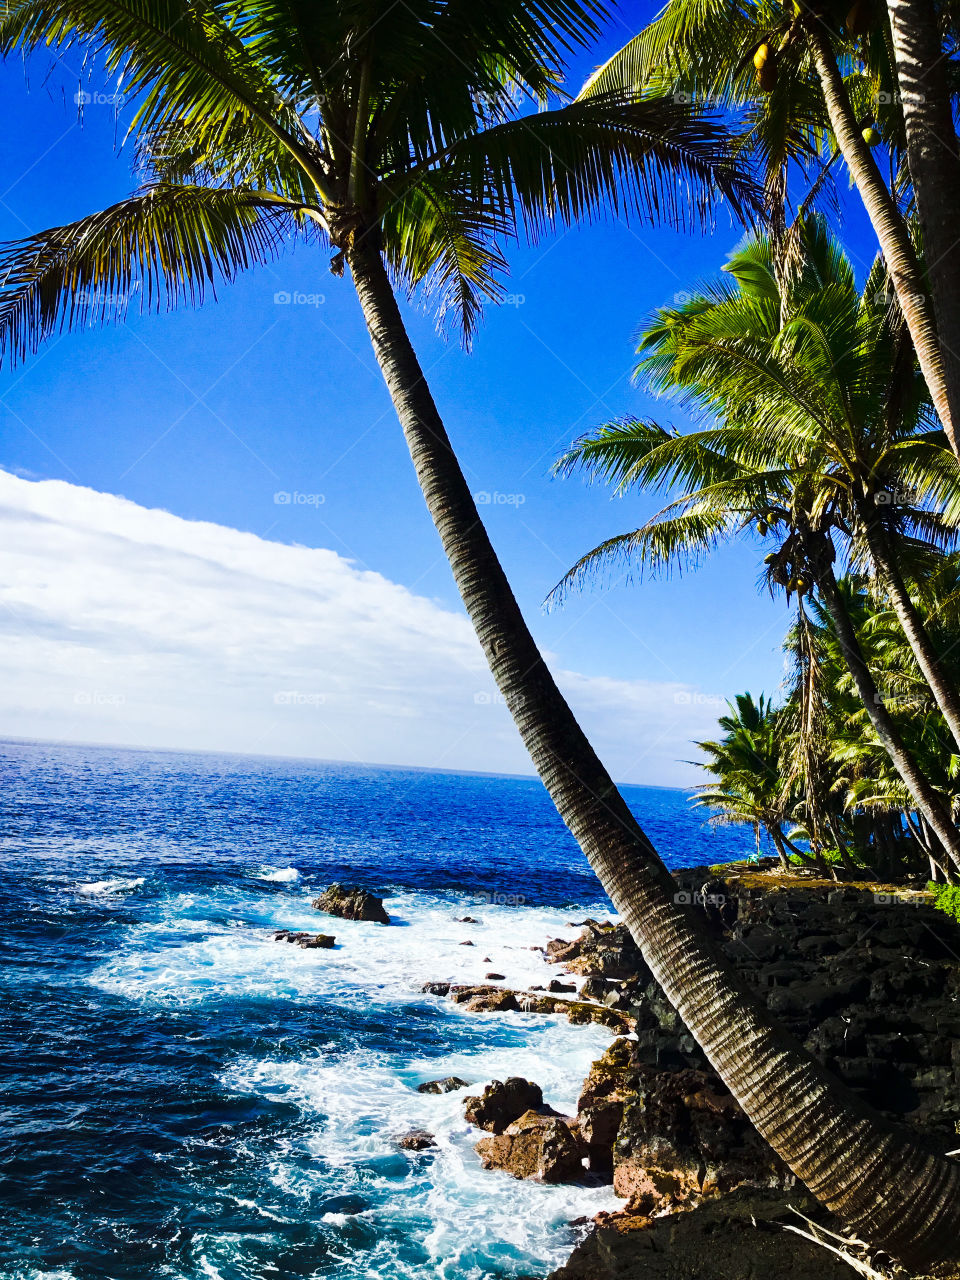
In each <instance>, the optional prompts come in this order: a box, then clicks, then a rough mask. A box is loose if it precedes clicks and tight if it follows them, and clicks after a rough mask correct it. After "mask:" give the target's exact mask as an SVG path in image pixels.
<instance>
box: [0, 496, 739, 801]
mask: <svg viewBox="0 0 960 1280" xmlns="http://www.w3.org/2000/svg"><path fill="white" fill-rule="evenodd" d="M0 546H2V547H3V548H5V550H4V551H3V552H2V568H0V633H2V641H0V642H2V645H3V652H4V663H3V666H4V677H3V680H2V682H0V716H2V722H0V723H2V731H3V732H4V733H6V734H9V735H18V736H27V737H43V738H62V739H73V740H82V741H90V742H117V743H126V744H130V745H143V746H160V747H184V748H202V749H211V750H218V749H219V750H231V751H245V752H253V753H263V754H274V755H290V756H315V757H322V758H328V759H341V760H356V761H366V762H383V763H397V764H418V765H426V766H433V767H437V768H447V769H479V770H492V771H500V772H517V773H519V772H529V770H530V766H529V761H528V759H527V757H526V754H525V752H524V751H523V748H522V746H521V744H520V742H519V739H518V737H517V734H516V732H515V730H514V728H513V726H512V724H511V722H510V720H509V717H508V715H507V712H506V710H505V708H504V707H503V706H502V705H501V704H500V700H499V698H498V697H497V695H496V694H495V692H494V688H493V684H492V681H491V679H490V676H489V673H488V672H487V669H486V665H485V663H484V661H483V656H482V654H481V652H480V649H479V646H478V644H477V642H476V640H475V639H474V636H473V632H472V630H471V628H470V625H469V623H468V622H467V620H466V618H465V617H464V616H462V615H459V614H455V613H451V612H450V611H449V610H446V609H443V608H441V607H440V606H438V605H437V604H436V603H434V602H433V601H431V600H428V599H426V598H424V597H422V596H417V595H415V594H413V593H412V592H411V591H408V590H407V589H406V588H405V587H402V586H400V585H398V584H397V583H394V582H390V581H389V580H388V579H386V578H384V577H382V576H381V575H380V574H378V573H371V572H366V571H362V570H359V569H357V568H355V567H354V566H353V565H352V564H351V563H350V562H349V561H348V560H345V559H344V558H343V557H342V556H339V555H337V554H336V553H335V552H333V551H328V550H325V549H323V548H308V547H297V546H287V545H284V544H281V543H275V542H267V541H265V540H264V539H262V538H259V537H257V536H256V535H254V534H250V533H241V532H239V531H237V530H235V529H229V528H225V527H223V526H221V525H215V524H209V523H204V522H199V521H190V520H183V519H181V518H180V517H179V516H175V515H171V514H170V513H169V512H166V511H160V510H148V509H147V508H144V507H140V506H138V505H136V504H135V503H133V502H129V501H127V500H126V499H124V498H119V497H115V496H113V495H111V494H105V493H98V492H96V491H95V490H92V489H85V488H81V487H79V486H76V485H71V484H66V483H64V482H62V481H57V480H45V481H39V482H36V481H31V480H25V479H22V478H20V477H17V476H14V475H11V474H9V473H8V472H2V471H0ZM553 665H554V667H555V669H557V665H556V663H553ZM558 678H559V680H560V683H561V685H562V687H563V688H564V690H565V692H566V693H567V695H568V696H569V697H570V699H571V702H572V704H573V706H574V709H575V710H576V711H577V713H578V715H580V717H581V719H582V722H583V724H584V727H585V728H586V729H587V731H588V733H590V734H591V736H592V737H593V740H594V742H595V744H596V746H597V748H598V749H599V751H600V753H601V755H602V756H603V757H604V759H605V760H606V762H607V763H608V765H609V766H610V768H611V770H612V771H613V773H614V775H615V776H617V777H619V778H621V779H622V780H627V781H631V780H632V781H641V782H661V783H667V784H670V783H683V782H688V781H691V780H693V772H692V771H691V770H690V769H689V767H685V766H683V765H682V764H679V763H678V761H680V760H682V759H684V758H685V757H688V756H689V755H690V754H691V750H690V745H689V744H690V740H691V739H692V738H695V737H698V736H704V735H706V734H707V733H709V732H710V731H711V729H712V727H713V725H714V724H715V721H716V716H717V711H718V707H717V700H716V699H709V698H704V697H703V696H702V695H700V694H699V693H698V692H697V691H696V690H694V689H692V688H691V687H689V686H686V685H682V684H672V683H671V684H666V683H657V682H654V681H644V680H633V681H624V680H612V679H608V678H606V677H602V676H587V675H581V674H578V673H576V672H569V671H563V670H562V669H561V670H558Z"/></svg>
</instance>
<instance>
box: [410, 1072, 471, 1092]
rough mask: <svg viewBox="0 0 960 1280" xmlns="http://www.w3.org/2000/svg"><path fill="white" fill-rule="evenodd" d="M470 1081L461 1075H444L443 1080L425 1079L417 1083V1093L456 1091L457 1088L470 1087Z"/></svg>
mask: <svg viewBox="0 0 960 1280" xmlns="http://www.w3.org/2000/svg"><path fill="white" fill-rule="evenodd" d="M469 1088H470V1081H469V1080H461V1079H460V1077H459V1076H444V1077H443V1079H442V1080H424V1082H423V1084H418V1085H417V1093H455V1092H456V1090H457V1089H469Z"/></svg>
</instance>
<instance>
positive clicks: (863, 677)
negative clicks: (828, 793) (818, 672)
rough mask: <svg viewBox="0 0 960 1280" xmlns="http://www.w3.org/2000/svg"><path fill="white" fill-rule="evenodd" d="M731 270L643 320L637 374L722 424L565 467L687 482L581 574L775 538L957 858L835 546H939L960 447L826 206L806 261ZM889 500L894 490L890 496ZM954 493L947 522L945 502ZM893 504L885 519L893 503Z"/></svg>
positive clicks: (574, 452)
mask: <svg viewBox="0 0 960 1280" xmlns="http://www.w3.org/2000/svg"><path fill="white" fill-rule="evenodd" d="M728 272H729V275H730V276H731V277H733V279H732V280H730V281H728V282H726V283H723V284H717V285H712V286H711V287H710V289H709V290H708V291H707V292H706V294H705V296H701V297H695V298H693V300H691V301H689V302H687V303H685V304H684V305H683V306H681V307H679V308H668V309H662V310H660V311H658V312H657V313H656V314H655V315H654V317H653V318H652V319H651V320H650V322H649V323H648V324H647V325H646V326H645V328H644V329H643V331H642V335H641V339H640V347H639V349H640V351H641V353H642V354H643V359H642V360H641V362H640V365H639V367H638V372H643V373H646V374H647V375H648V377H649V379H650V381H651V383H652V385H653V386H654V387H655V388H657V389H659V390H661V391H672V392H675V393H676V394H677V395H679V397H680V399H681V401H682V402H683V403H685V404H689V405H690V406H692V407H693V408H694V410H695V411H697V412H699V413H701V414H703V413H705V414H706V415H708V416H709V417H713V416H717V417H719V418H720V421H721V425H720V426H719V427H709V428H707V429H706V430H703V431H698V432H694V433H692V434H690V435H685V436H681V435H677V434H675V433H673V432H671V431H668V430H666V429H665V428H663V427H661V426H659V425H658V424H656V423H651V422H641V423H637V422H626V423H616V424H612V425H607V426H604V427H601V428H600V429H599V430H598V431H596V432H593V433H591V434H589V435H588V436H586V437H584V438H583V439H581V440H580V441H578V442H577V443H576V444H575V445H574V446H573V447H572V448H571V449H570V451H569V452H568V453H567V454H566V455H565V456H564V457H563V458H562V459H561V461H560V463H559V464H558V467H559V470H560V471H561V472H571V471H574V470H578V469H579V470H583V471H585V472H586V473H587V474H589V475H591V476H597V477H601V478H603V479H605V480H607V481H608V482H613V483H614V484H616V485H617V487H618V489H619V490H620V491H621V492H622V491H623V490H624V489H626V488H627V487H630V486H633V485H644V484H646V485H653V486H661V487H662V486H667V487H669V486H673V485H675V484H678V483H680V484H683V485H686V486H688V487H687V488H686V490H685V492H683V493H682V495H681V496H680V497H678V498H676V499H674V501H672V502H671V503H670V504H669V506H667V507H666V508H665V509H664V510H663V511H662V512H660V513H659V514H658V515H656V516H654V517H653V519H652V520H650V521H649V522H648V523H647V524H646V525H644V526H643V528H641V529H638V530H635V531H633V532H632V533H628V534H622V535H620V536H619V537H615V538H611V539H608V540H607V541H605V542H604V543H602V544H601V545H600V546H599V547H597V548H595V549H594V550H593V551H591V552H588V553H587V555H585V556H584V557H582V558H581V559H580V560H579V561H578V563H577V564H576V565H575V566H574V568H573V569H572V570H571V571H570V573H569V574H568V575H567V576H566V578H565V580H564V582H565V584H569V583H571V582H575V581H576V580H578V579H579V578H581V577H582V576H583V575H584V573H585V572H588V571H593V570H595V569H597V568H598V567H599V566H600V565H602V564H603V562H604V561H609V560H610V559H611V558H615V557H618V556H628V557H631V558H634V559H636V560H638V561H639V562H640V563H642V564H646V565H649V566H652V567H654V568H657V567H664V566H666V565H668V564H669V563H671V562H673V561H676V560H677V559H678V558H687V559H696V558H697V557H698V556H701V555H702V554H703V553H704V552H705V551H707V550H709V549H710V547H711V546H712V545H714V544H715V543H716V542H717V541H719V540H720V539H722V538H724V537H730V536H739V535H742V534H743V533H745V532H748V531H749V532H751V533H752V532H753V531H758V532H760V533H761V534H762V535H763V536H767V535H768V534H769V533H772V534H773V538H774V540H775V541H776V543H777V545H776V549H775V550H773V551H771V552H770V553H769V554H768V556H767V557H766V564H767V571H766V578H767V581H768V582H769V583H770V584H771V585H779V586H781V587H784V588H786V589H787V594H788V596H789V595H791V594H793V593H794V592H796V593H797V594H799V595H803V594H804V593H805V592H806V591H808V590H809V588H810V587H811V586H815V587H816V589H817V591H818V592H819V594H820V596H821V598H822V600H823V602H824V604H825V605H826V607H827V609H828V610H829V612H830V614H831V617H832V619H833V623H834V626H835V628H836V632H837V636H838V638H839V640H840V642H841V644H842V645H843V648H844V653H845V657H846V661H847V665H848V666H849V668H850V671H851V674H852V675H853V678H854V681H855V683H856V686H857V689H858V692H859V694H860V697H861V699H862V701H863V703H864V707H865V708H866V711H867V713H868V715H869V717H870V720H871V723H872V724H873V727H874V731H875V732H876V734H877V736H878V738H879V739H880V741H881V743H882V745H883V747H884V749H885V750H886V751H887V753H888V754H889V756H890V758H891V760H892V761H893V763H894V765H895V767H896V769H897V771H898V773H899V774H900V776H901V777H902V778H903V780H904V782H905V783H906V785H907V787H908V788H909V789H910V791H911V793H912V794H913V796H914V797H915V799H916V802H917V806H918V808H919V809H920V811H921V812H922V813H923V815H924V818H925V819H926V821H927V822H928V823H929V825H930V826H931V828H932V829H933V830H934V831H935V832H936V834H937V837H938V839H939V840H940V841H941V842H942V844H943V846H944V848H945V849H946V850H947V851H948V853H949V855H950V857H951V859H952V860H953V861H954V863H955V864H956V865H957V866H958V867H960V832H958V831H957V828H956V826H955V824H954V823H953V820H952V817H951V814H950V812H949V809H948V808H946V807H945V805H944V803H943V800H942V797H941V796H940V795H939V794H938V793H937V791H936V789H935V788H934V787H933V786H932V785H931V784H930V782H929V780H928V779H927V778H926V776H925V775H924V773H923V771H922V770H921V769H920V767H919V766H918V764H917V762H916V760H915V759H914V758H913V756H912V754H911V752H910V751H909V749H908V747H907V744H906V742H905V741H904V739H903V735H902V734H901V732H900V730H899V728H898V726H897V724H896V721H895V719H894V717H893V716H891V714H890V712H889V710H888V708H887V706H886V705H885V703H884V700H883V698H882V696H881V694H880V692H879V690H878V688H877V685H876V682H875V680H874V678H873V675H872V674H871V672H870V669H869V666H868V664H867V662H866V660H865V658H864V655H863V651H862V648H861V646H860V643H859V640H858V637H857V635H856V631H855V629H854V627H853V625H852V623H851V620H850V618H849V615H848V613H847V610H846V607H845V602H844V599H843V595H842V593H841V592H840V591H839V589H838V585H837V580H836V577H835V574H834V567H833V566H834V561H835V558H836V541H837V540H840V541H841V542H842V541H846V542H847V543H848V545H849V549H850V550H851V551H852V553H853V554H854V556H855V557H856V555H857V554H858V553H859V552H860V551H861V548H866V551H867V553H868V554H870V555H873V556H874V558H875V560H876V562H877V563H878V565H879V566H880V568H881V570H882V573H883V576H884V584H885V585H886V584H887V580H888V579H889V580H890V581H891V582H893V580H894V579H896V580H897V582H898V583H899V585H900V586H902V578H899V576H898V570H897V567H896V557H895V554H894V550H893V547H894V543H895V539H896V538H901V537H903V536H904V535H907V536H908V537H910V538H912V539H913V540H915V541H918V540H922V541H923V543H924V545H928V546H930V547H931V549H935V548H936V546H937V545H938V544H939V545H944V544H946V545H949V544H950V543H951V542H952V540H953V539H954V536H955V520H956V516H957V514H958V513H957V512H956V510H955V509H954V508H955V498H954V495H955V494H956V492H957V490H958V488H960V486H958V480H960V472H958V469H957V462H956V459H955V458H954V457H953V455H952V454H951V453H949V452H948V450H947V449H946V447H945V441H943V439H942V436H941V434H940V433H939V432H937V431H935V430H932V429H930V428H929V424H927V423H926V422H925V416H924V402H923V399H922V398H921V397H920V396H918V395H917V394H916V391H917V389H916V386H915V385H913V384H915V383H916V381H917V380H916V379H915V378H914V377H913V362H912V356H911V357H910V358H909V359H908V360H906V361H902V362H901V363H898V361H900V359H901V356H902V350H901V349H900V348H899V347H898V343H897V337H898V333H897V330H898V320H897V317H896V313H895V312H891V310H890V309H889V308H887V307H886V306H885V305H878V303H877V302H876V296H877V289H878V284H879V281H878V279H877V278H875V277H874V278H871V279H870V280H868V282H867V286H866V289H865V292H864V295H863V296H862V297H861V296H860V294H859V292H858V290H857V288H856V284H855V281H854V277H853V271H852V269H851V267H850V264H849V263H848V262H847V260H846V258H845V257H844V256H843V254H842V252H841V251H840V249H839V247H838V246H837V245H835V244H834V243H833V242H832V241H831V240H830V239H829V237H828V236H827V235H826V232H825V230H824V227H823V224H822V222H821V221H820V220H818V219H810V220H809V221H808V223H807V224H806V227H805V229H804V259H803V264H802V268H801V269H800V270H799V271H798V272H797V273H795V276H794V278H793V279H792V280H791V281H789V282H787V283H785V284H783V285H782V286H781V282H779V281H778V278H777V273H776V271H775V269H774V263H773V258H772V254H771V252H770V245H769V241H767V240H760V241H757V242H755V243H753V244H751V245H750V246H748V248H746V249H745V250H743V251H742V252H741V253H740V254H738V255H737V256H736V257H735V258H734V259H733V261H732V262H731V263H730V264H729V266H728ZM878 498H881V499H884V501H881V502H878V501H877V499H878ZM937 503H940V504H944V505H947V506H948V507H949V508H950V510H951V511H952V514H953V520H951V521H948V520H947V519H945V518H944V516H943V515H942V514H941V512H940V511H939V510H938V509H937V506H936V504H937ZM881 511H882V512H883V514H882V515H881V514H879V513H880V512H881ZM891 598H892V601H893V604H894V607H895V608H896V609H897V611H898V614H899V613H900V612H901V611H902V613H903V616H904V619H905V622H906V624H907V625H908V627H909V630H908V638H910V639H911V640H917V638H918V637H920V636H921V633H922V640H921V641H918V643H917V648H916V650H915V652H916V654H917V661H918V662H920V664H921V668H922V669H923V670H924V674H925V675H926V676H927V678H928V680H929V681H930V685H931V688H932V689H933V691H934V695H935V697H936V698H937V701H938V704H939V705H940V707H941V710H942V711H943V713H944V715H945V717H946V718H947V721H948V723H949V724H950V727H951V730H952V732H953V733H954V734H955V737H956V740H957V742H958V743H960V700H958V697H957V693H956V690H955V688H954V687H953V685H952V682H951V681H950V680H949V679H948V678H947V676H946V673H945V671H944V669H943V667H942V665H941V664H940V662H939V658H938V655H937V654H936V653H935V651H934V650H933V646H932V644H931V643H930V641H929V637H928V636H926V633H925V631H924V628H923V625H922V621H921V619H920V618H919V616H918V615H917V613H916V610H914V609H913V607H912V604H911V602H910V600H909V595H908V593H907V592H906V591H905V590H898V589H896V586H895V587H894V590H893V591H892V592H891Z"/></svg>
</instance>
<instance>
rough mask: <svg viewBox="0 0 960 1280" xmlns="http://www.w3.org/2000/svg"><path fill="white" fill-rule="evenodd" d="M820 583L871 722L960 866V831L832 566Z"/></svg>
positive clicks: (823, 569)
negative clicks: (888, 697)
mask: <svg viewBox="0 0 960 1280" xmlns="http://www.w3.org/2000/svg"><path fill="white" fill-rule="evenodd" d="M816 583H817V589H818V590H819V592H820V595H821V597H822V598H823V603H824V604H825V605H826V607H827V612H828V613H829V614H830V618H831V620H832V622H833V626H834V629H835V631H836V633H837V640H838V641H839V643H840V648H841V649H842V650H843V657H844V661H845V662H846V664H847V667H848V668H849V670H850V674H851V676H853V682H854V684H855V685H856V686H857V692H858V693H859V695H860V700H861V702H862V703H863V705H864V707H865V709H866V712H867V715H868V716H869V717H870V723H871V724H872V725H873V729H874V732H875V733H876V735H877V737H878V738H879V739H880V744H881V746H882V747H883V749H884V751H886V753H887V755H888V756H889V757H890V760H891V761H892V763H893V767H894V768H895V769H896V771H897V773H899V775H900V777H901V778H902V779H903V781H904V783H905V785H906V786H907V788H908V789H909V791H910V794H911V795H912V796H913V798H914V801H915V802H916V805H917V809H918V810H919V811H920V813H922V814H923V816H924V817H925V818H926V820H927V822H928V824H929V825H930V827H931V829H932V830H933V831H935V832H936V834H937V839H938V840H939V841H940V842H941V844H942V845H943V847H944V849H946V851H947V853H948V854H949V855H950V859H951V861H952V862H953V863H954V864H955V865H956V866H957V867H960V832H958V830H957V828H956V827H955V826H954V824H953V821H952V820H951V817H950V814H949V812H948V811H947V809H946V807H945V805H944V804H943V801H942V800H941V798H940V796H939V795H938V794H937V792H936V791H935V790H934V789H933V787H932V786H931V785H930V780H929V779H928V778H927V776H926V775H925V774H924V773H923V771H922V769H921V768H920V766H919V765H918V764H917V762H916V760H915V759H914V758H913V756H912V755H911V753H910V751H909V749H908V747H907V745H906V743H905V742H904V740H903V738H902V736H901V734H900V730H899V729H898V728H897V726H896V724H894V721H893V718H892V717H891V715H890V712H889V711H888V710H887V708H886V706H885V704H884V701H883V697H882V695H881V694H880V691H879V690H878V689H877V686H876V682H875V681H874V679H873V676H872V675H871V674H870V668H869V667H868V666H867V661H866V658H864V656H863V650H862V649H861V648H860V641H859V640H858V639H857V633H856V631H855V630H854V627H853V623H852V622H851V620H850V615H849V613H848V612H847V608H846V605H845V604H844V601H843V597H842V596H841V595H840V590H839V588H838V586H837V580H836V578H835V577H834V575H833V569H832V568H831V567H830V566H829V565H827V564H818V565H817V568H816Z"/></svg>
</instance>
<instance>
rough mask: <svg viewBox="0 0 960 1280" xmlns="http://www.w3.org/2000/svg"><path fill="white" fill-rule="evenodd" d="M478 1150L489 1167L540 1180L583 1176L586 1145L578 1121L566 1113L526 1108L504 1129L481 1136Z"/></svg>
mask: <svg viewBox="0 0 960 1280" xmlns="http://www.w3.org/2000/svg"><path fill="white" fill-rule="evenodd" d="M476 1151H477V1154H478V1155H479V1156H480V1159H481V1161H482V1163H483V1167H484V1168H485V1169H501V1170H502V1171H503V1172H504V1173H510V1174H512V1175H513V1176H514V1177H515V1178H534V1179H536V1180H537V1181H538V1182H550V1183H554V1182H577V1181H579V1180H580V1178H582V1177H583V1145H582V1143H581V1142H580V1137H579V1134H578V1133H577V1126H576V1124H575V1122H573V1121H571V1120H568V1119H567V1118H566V1117H565V1116H550V1115H541V1113H540V1112H538V1111H525V1112H524V1113H523V1115H522V1116H519V1117H518V1118H517V1119H516V1120H514V1121H513V1122H512V1123H511V1124H508V1125H507V1127H506V1128H505V1129H504V1130H503V1132H502V1133H493V1134H491V1135H490V1136H489V1137H486V1138H481V1139H480V1141H479V1142H478V1143H477V1145H476Z"/></svg>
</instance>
